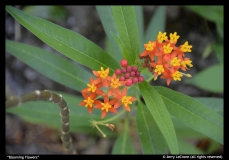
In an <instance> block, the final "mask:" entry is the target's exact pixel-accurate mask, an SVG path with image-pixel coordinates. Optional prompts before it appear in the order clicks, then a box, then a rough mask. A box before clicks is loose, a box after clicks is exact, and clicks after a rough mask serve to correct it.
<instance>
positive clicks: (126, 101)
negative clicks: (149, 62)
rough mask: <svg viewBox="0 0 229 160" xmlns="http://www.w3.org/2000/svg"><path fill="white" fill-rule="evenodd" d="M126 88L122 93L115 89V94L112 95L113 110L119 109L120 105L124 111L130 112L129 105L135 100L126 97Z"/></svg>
mask: <svg viewBox="0 0 229 160" xmlns="http://www.w3.org/2000/svg"><path fill="white" fill-rule="evenodd" d="M126 92H127V88H126V87H125V88H124V89H123V90H122V92H121V91H120V89H119V88H118V89H117V92H116V93H114V94H113V96H114V98H115V99H114V108H119V107H120V106H121V105H123V107H124V109H125V110H127V111H130V107H129V105H130V104H132V102H133V101H135V100H136V98H134V97H131V96H127V95H126Z"/></svg>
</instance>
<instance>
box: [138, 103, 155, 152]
mask: <svg viewBox="0 0 229 160" xmlns="http://www.w3.org/2000/svg"><path fill="white" fill-rule="evenodd" d="M141 113H142V117H143V119H144V122H145V124H146V129H147V133H148V135H149V137H150V140H151V142H152V138H151V136H150V131H149V127H148V125H147V124H148V123H147V121H146V117H145V114H144V112H143V106H142V105H141ZM150 144H152V145H151V146H152V150H153V153H154V152H155V151H154V148H153V142H152V143H150Z"/></svg>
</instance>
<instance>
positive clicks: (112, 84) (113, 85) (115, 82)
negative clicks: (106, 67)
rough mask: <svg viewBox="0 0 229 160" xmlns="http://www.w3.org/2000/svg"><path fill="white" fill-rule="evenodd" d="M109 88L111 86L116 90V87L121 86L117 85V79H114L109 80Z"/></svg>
mask: <svg viewBox="0 0 229 160" xmlns="http://www.w3.org/2000/svg"><path fill="white" fill-rule="evenodd" d="M111 86H112V87H113V88H117V87H119V86H121V84H120V83H119V79H118V78H116V79H111Z"/></svg>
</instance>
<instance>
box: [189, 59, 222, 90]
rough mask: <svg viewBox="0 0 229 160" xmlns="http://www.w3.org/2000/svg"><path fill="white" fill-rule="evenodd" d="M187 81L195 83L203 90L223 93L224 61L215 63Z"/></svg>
mask: <svg viewBox="0 0 229 160" xmlns="http://www.w3.org/2000/svg"><path fill="white" fill-rule="evenodd" d="M185 82H186V83H187V84H192V85H195V86H197V87H199V88H201V89H203V90H207V91H210V92H215V93H223V90H224V86H223V83H224V80H223V63H220V64H215V65H213V66H211V67H209V68H207V69H205V70H203V71H201V72H199V73H198V74H196V75H195V76H194V77H193V78H192V79H187V80H186V81H185Z"/></svg>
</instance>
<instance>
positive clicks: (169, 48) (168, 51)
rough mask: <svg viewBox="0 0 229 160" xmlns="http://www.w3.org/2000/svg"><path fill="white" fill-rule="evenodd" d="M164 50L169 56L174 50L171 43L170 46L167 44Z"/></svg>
mask: <svg viewBox="0 0 229 160" xmlns="http://www.w3.org/2000/svg"><path fill="white" fill-rule="evenodd" d="M163 48H164V53H165V54H167V53H171V52H172V50H173V47H170V43H169V44H167V46H166V45H164V46H163Z"/></svg>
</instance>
